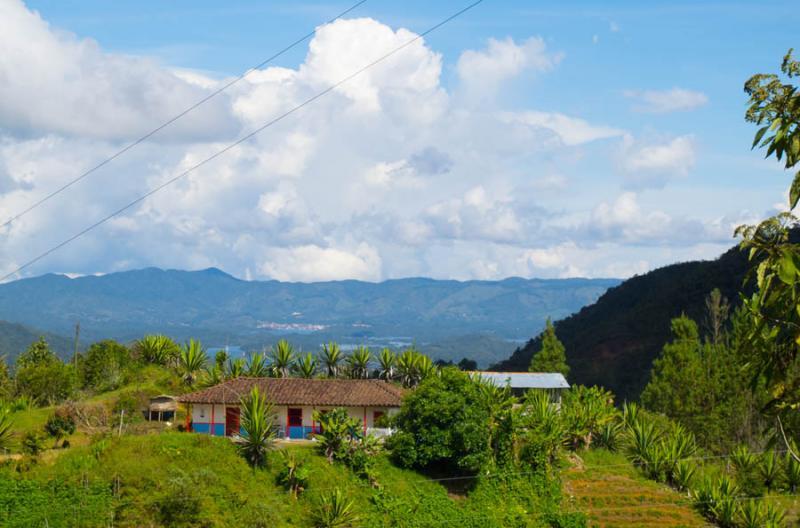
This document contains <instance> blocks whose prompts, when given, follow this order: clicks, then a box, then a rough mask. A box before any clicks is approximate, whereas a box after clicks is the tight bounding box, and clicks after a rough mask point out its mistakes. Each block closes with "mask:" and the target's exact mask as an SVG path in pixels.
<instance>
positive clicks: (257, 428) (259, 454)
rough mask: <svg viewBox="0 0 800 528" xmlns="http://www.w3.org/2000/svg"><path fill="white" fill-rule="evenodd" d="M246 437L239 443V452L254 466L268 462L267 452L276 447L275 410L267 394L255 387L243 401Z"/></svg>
mask: <svg viewBox="0 0 800 528" xmlns="http://www.w3.org/2000/svg"><path fill="white" fill-rule="evenodd" d="M241 407H242V429H244V433H245V434H244V437H243V438H242V440H241V442H240V443H239V444H238V449H239V453H240V454H241V455H242V456H243V457H244V458H245V460H247V463H248V464H250V465H251V466H252V467H253V468H257V467H263V466H264V465H265V464H266V463H267V452H269V451H270V450H271V449H272V448H273V447H275V431H274V430H273V424H274V423H275V410H274V408H273V406H272V403H270V401H269V400H268V399H267V396H266V394H261V393H260V392H259V390H258V387H253V388H252V390H251V391H250V394H249V395H247V396H246V397H244V398H243V399H242V401H241Z"/></svg>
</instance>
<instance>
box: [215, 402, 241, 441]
mask: <svg viewBox="0 0 800 528" xmlns="http://www.w3.org/2000/svg"><path fill="white" fill-rule="evenodd" d="M241 413H242V411H241V409H240V408H239V407H225V436H233V435H235V434H239V427H240V426H241ZM234 427H235V428H234ZM212 434H213V433H212Z"/></svg>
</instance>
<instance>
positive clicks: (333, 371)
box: [321, 341, 343, 378]
mask: <svg viewBox="0 0 800 528" xmlns="http://www.w3.org/2000/svg"><path fill="white" fill-rule="evenodd" d="M321 359H322V364H323V365H325V369H326V370H327V371H328V377H329V378H336V377H338V376H339V368H340V366H339V364H340V363H341V362H342V359H343V356H342V351H341V349H340V348H339V345H338V344H336V343H334V342H333V341H331V342H330V343H328V344H326V345H322V357H321Z"/></svg>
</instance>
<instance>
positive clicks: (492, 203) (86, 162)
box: [0, 0, 723, 281]
mask: <svg viewBox="0 0 800 528" xmlns="http://www.w3.org/2000/svg"><path fill="white" fill-rule="evenodd" d="M0 19H3V20H4V22H5V21H11V23H9V24H4V25H7V26H8V28H9V29H10V30H9V31H5V32H2V33H0V78H3V79H5V80H6V81H5V84H4V85H3V86H2V88H0V90H1V91H0V93H1V94H2V96H0V219H5V218H8V217H10V216H11V215H13V214H14V213H16V212H18V211H20V210H21V209H24V208H25V207H26V206H28V205H29V204H31V203H33V202H35V201H36V200H37V199H39V198H41V197H42V196H44V195H46V194H47V193H48V192H50V191H52V190H53V189H55V188H57V187H59V186H60V185H63V184H64V183H66V182H67V181H69V180H70V179H72V178H74V177H75V176H76V175H78V174H80V173H81V172H82V171H83V170H85V169H87V168H89V167H91V166H92V165H94V164H96V163H98V162H99V161H102V160H103V159H104V158H105V157H107V156H109V155H111V154H113V153H114V152H116V151H117V150H118V149H119V148H120V147H121V146H122V145H124V144H125V142H127V141H130V140H131V139H133V138H136V137H137V136H138V135H141V134H143V133H146V132H148V131H149V130H150V129H151V128H153V127H155V126H157V125H158V124H160V123H161V122H163V121H165V120H166V119H168V118H170V117H172V116H173V115H175V114H177V113H178V112H180V111H182V110H183V109H184V108H185V107H186V106H188V105H189V104H191V103H193V102H194V101H196V100H198V99H200V98H202V97H204V96H206V95H207V94H209V93H210V92H211V91H212V90H214V89H215V88H216V87H218V86H220V85H221V83H223V82H225V80H221V79H214V78H210V77H208V76H204V75H202V74H198V73H196V72H186V71H182V70H178V69H174V68H169V67H165V66H163V65H161V64H159V63H158V62H157V61H154V60H151V59H147V58H141V57H130V56H123V55H118V54H111V53H107V52H104V51H103V50H102V49H100V48H99V46H98V45H97V44H96V43H94V42H93V41H91V40H86V39H79V38H77V37H75V36H74V35H70V34H66V33H63V32H61V31H58V30H56V29H54V28H52V27H50V26H49V25H48V24H47V23H46V22H45V21H43V20H42V19H41V18H40V17H39V16H38V15H37V14H36V13H34V12H32V11H30V10H28V9H27V8H26V7H25V6H24V4H22V3H21V2H20V1H19V0H8V1H6V2H3V3H1V4H0ZM413 36H414V34H413V33H412V32H411V31H409V30H406V29H402V28H400V29H393V28H390V27H389V26H387V25H385V24H382V23H380V22H379V21H376V20H373V19H369V18H360V19H350V20H339V21H337V22H335V23H332V24H329V25H326V26H322V27H320V28H319V30H318V32H317V34H316V36H315V37H314V38H313V39H312V40H311V42H310V44H309V47H308V52H307V55H306V57H305V60H304V61H303V63H302V64H300V65H299V66H298V67H297V68H283V67H268V68H266V69H264V70H261V71H257V72H254V73H252V74H251V75H249V76H248V77H247V78H246V79H245V80H244V81H242V82H240V83H238V84H236V85H235V86H234V87H232V88H230V89H229V90H227V91H226V92H225V93H224V94H222V95H220V96H218V97H216V98H214V99H213V100H212V101H211V102H209V103H208V104H206V105H203V106H201V107H200V108H198V109H197V110H195V111H194V112H192V113H191V114H190V115H188V116H186V117H184V118H183V119H181V120H180V121H179V122H178V123H175V124H174V125H172V126H170V127H169V128H168V129H166V130H164V131H162V132H159V133H158V134H157V135H156V136H155V137H154V138H152V139H151V140H149V141H147V142H145V143H143V144H141V145H139V146H138V147H137V148H136V149H133V150H131V151H130V152H128V153H126V154H125V155H123V156H121V157H120V158H119V159H117V160H115V161H114V162H112V163H111V164H109V165H108V166H106V167H104V168H103V169H101V170H99V171H98V172H97V173H95V174H93V175H91V176H90V177H88V178H87V179H86V180H84V181H83V182H81V183H80V184H78V185H76V186H74V187H73V188H71V189H70V190H69V191H67V192H65V193H63V194H62V195H60V196H58V197H57V198H55V199H54V200H51V201H50V202H48V203H47V204H46V205H44V206H42V207H40V208H38V209H36V210H35V211H34V212H32V213H30V214H28V215H26V216H25V217H23V218H22V219H21V220H19V221H17V222H15V223H14V224H12V225H11V226H10V227H9V228H5V229H0V253H2V254H3V255H4V256H6V258H5V259H3V261H2V263H1V264H0V267H1V268H2V269H0V271H4V272H7V271H10V270H12V269H13V268H14V267H15V266H17V265H20V264H22V263H24V262H25V261H26V260H28V259H29V258H31V257H33V256H35V255H37V254H38V253H40V252H42V251H44V250H46V249H48V248H49V247H51V246H53V245H55V244H57V243H59V242H60V241H62V240H63V239H65V238H67V237H69V236H71V235H72V234H74V233H76V232H78V231H80V230H81V229H83V228H84V227H86V226H87V225H89V224H91V223H92V222H94V221H96V220H98V219H100V218H102V217H104V216H105V215H107V214H108V213H109V212H111V211H113V210H115V209H117V208H118V207H120V206H122V205H124V204H126V203H127V202H129V201H130V200H132V199H134V198H136V197H138V196H140V195H142V194H144V193H145V192H147V191H148V190H149V189H151V188H153V187H154V186H156V185H159V184H160V183H162V182H164V181H166V180H167V179H169V178H172V177H173V176H174V175H176V174H178V173H180V172H181V171H184V170H186V169H187V168H190V167H192V166H194V165H195V164H197V163H198V162H200V161H202V160H203V159H205V158H207V157H208V156H210V155H212V154H214V153H215V152H217V151H218V150H219V149H221V148H223V147H224V146H225V145H227V144H229V143H230V142H231V141H233V140H234V139H235V138H236V137H239V136H240V135H242V134H245V133H247V132H249V131H251V130H253V129H255V128H256V127H259V126H261V125H263V124H264V123H265V122H267V121H269V120H270V119H274V118H275V117H276V116H279V115H281V114H282V113H283V112H286V111H288V110H290V109H292V108H293V107H295V106H296V105H298V104H300V103H301V102H303V101H304V100H306V99H308V98H309V97H311V96H313V95H314V94H316V93H318V92H319V91H321V90H324V89H325V88H327V87H329V86H331V85H332V84H334V83H336V82H338V81H339V80H340V79H342V78H343V77H345V76H347V75H349V74H351V73H352V72H354V71H356V70H358V69H359V68H361V67H363V66H364V65H366V64H369V63H370V62H371V61H373V60H375V59H376V58H377V57H380V56H381V55H383V54H385V53H387V52H388V51H389V50H391V49H392V48H394V47H396V46H399V45H400V44H402V43H404V42H406V41H408V40H409V39H411V38H413ZM562 59H563V55H562V54H561V53H560V52H558V50H552V49H550V46H548V45H547V44H546V42H545V41H544V40H543V39H542V38H540V37H532V38H529V39H527V40H522V41H514V40H512V39H510V38H506V39H490V40H489V41H488V42H487V44H486V48H485V49H480V50H466V51H464V52H463V53H462V54H461V55H460V57H459V58H458V59H457V60H455V61H454V67H455V70H456V73H457V79H456V84H455V85H454V86H453V87H451V88H450V89H449V90H448V89H445V87H444V85H443V84H442V71H443V69H444V68H446V67H447V66H446V64H445V61H444V58H443V56H442V55H441V54H440V53H438V52H437V51H435V50H433V49H431V48H430V47H429V46H428V44H427V43H426V42H425V41H424V40H418V41H417V42H415V43H414V44H412V45H410V46H407V47H406V48H405V49H404V50H402V51H401V52H399V53H397V54H395V55H394V56H392V57H391V58H390V59H388V60H387V61H386V62H385V63H381V64H379V65H377V66H376V67H375V68H373V69H370V70H368V71H367V72H365V74H364V75H361V76H359V77H357V78H355V79H353V80H352V81H351V82H348V83H346V84H344V85H342V86H341V87H338V88H336V89H335V90H334V91H333V92H332V93H330V94H328V95H327V96H326V97H324V98H321V99H319V100H317V101H315V102H314V103H313V104H311V105H308V106H307V107H305V108H303V109H301V110H299V111H297V112H296V113H294V114H292V115H291V116H289V117H288V118H286V119H284V120H282V121H280V122H279V123H277V124H275V125H274V126H272V127H270V128H268V129H266V130H264V131H263V132H262V133H260V134H259V135H258V136H256V137H255V138H254V139H253V140H250V141H247V142H245V143H243V144H241V145H239V146H237V147H235V148H233V149H231V150H230V151H228V152H227V153H225V154H224V155H223V156H220V157H219V158H217V159H215V160H214V161H212V162H211V163H208V164H206V165H204V166H203V167H201V168H200V169H198V170H196V171H193V172H192V173H191V174H189V175H188V176H187V177H185V178H183V179H181V180H179V181H178V182H176V183H175V184H173V185H171V186H169V187H167V188H165V189H164V190H163V191H161V192H159V193H157V194H155V195H153V196H152V197H150V198H148V199H147V200H145V201H144V202H143V203H141V204H138V205H136V206H135V207H133V208H131V209H130V210H128V211H126V212H125V213H124V214H123V215H121V216H120V217H118V218H116V219H114V220H113V221H111V222H108V223H107V224H105V225H104V226H103V227H101V228H99V229H97V230H95V231H93V232H92V233H90V234H89V235H87V236H85V237H82V238H81V239H78V240H77V241H75V242H74V243H73V244H70V245H69V246H67V247H65V248H63V249H62V250H60V251H58V252H56V253H54V254H53V255H51V256H50V257H48V258H47V259H46V260H43V261H42V262H41V263H39V264H37V265H36V266H34V267H32V268H31V270H30V272H31V273H40V272H43V271H58V272H76V273H93V272H108V271H114V270H118V269H126V268H131V267H142V266H149V265H155V266H162V267H176V268H200V267H207V266H218V267H221V268H223V269H225V270H226V271H228V272H230V273H233V274H235V275H238V276H241V277H252V278H268V277H270V278H277V279H281V280H297V281H311V280H335V279H344V278H356V279H364V280H381V279H384V278H389V277H398V276H409V275H428V276H434V277H451V278H459V279H466V278H473V277H478V278H499V277H504V276H508V275H524V276H531V275H534V276H569V275H588V276H612V275H620V274H629V273H635V272H639V271H642V270H643V269H642V268H643V266H644V267H646V266H651V265H655V264H659V263H663V262H664V259H675V258H680V257H681V256H683V255H688V254H690V252H691V251H694V249H693V248H694V247H695V245H696V244H695V242H696V241H695V242H692V241H691V239H689V238H687V237H685V236H682V235H680V234H674V233H671V232H670V230H669V229H667V228H665V227H663V226H668V227H670V228H671V227H675V226H676V225H677V226H681V225H684V224H682V223H677V224H676V221H675V220H674V219H673V215H670V214H669V213H668V212H663V211H651V210H649V209H648V208H647V207H645V206H643V205H641V204H640V198H641V194H634V193H632V192H627V191H620V190H621V189H623V188H630V187H635V188H636V189H637V192H638V191H641V190H642V189H644V188H653V187H658V186H662V185H664V184H665V183H666V182H668V181H669V180H670V178H672V177H674V176H681V177H686V176H687V175H689V174H690V172H691V170H692V167H693V165H694V163H695V157H696V148H695V140H694V138H693V137H692V136H677V137H667V136H665V137H666V138H667V139H664V138H659V139H658V140H655V141H644V140H642V139H640V138H638V137H634V136H632V135H631V133H630V132H628V131H625V130H623V129H621V128H618V127H615V126H612V125H610V124H596V123H592V122H590V121H589V120H587V119H585V118H583V117H580V116H577V115H574V114H573V113H572V112H563V113H562V112H558V111H550V110H543V109H540V108H526V109H521V110H520V109H516V110H510V109H505V108H503V105H502V101H501V100H499V98H495V96H496V94H497V92H498V90H500V89H501V88H502V86H503V85H504V83H507V82H509V81H512V80H513V79H515V78H519V77H520V76H522V75H523V74H524V73H525V72H530V73H534V74H537V75H543V74H545V73H546V72H548V71H550V70H552V69H554V68H556V67H557V65H558V64H559V62H560V61H561V60H562ZM476 98H478V99H482V100H487V98H488V99H491V100H492V104H491V105H489V107H488V109H486V110H481V109H480V108H479V107H476V106H475V105H474V102H475V101H476ZM601 140H602V141H601ZM595 172H596V173H597V174H598V175H600V174H602V178H601V177H600V176H597V179H598V181H597V182H592V181H591V178H590V176H591V175H592V174H594V173H595ZM601 179H602V181H600V180H601ZM586 181H589V183H588V184H587V183H586ZM614 181H616V182H617V183H616V184H611V183H609V182H614ZM584 187H585V188H584ZM609 187H610V188H609ZM620 192H622V194H620ZM642 192H643V191H642ZM648 192H653V191H648ZM711 221H712V220H708V221H704V220H693V222H695V223H696V224H697V225H700V226H701V229H700V231H699V233H701V235H700V238H701V240H702V241H704V242H705V243H707V244H710V246H708V247H713V248H714V250H716V246H714V244H720V247H722V246H721V244H723V242H722V241H721V236H720V235H719V233H718V232H716V231H714V230H713V229H712V228H711V227H709V228H708V229H706V227H704V226H705V225H706V223H708V222H711ZM692 225H694V224H692ZM654 226H662V227H660V228H658V227H654ZM696 232H698V231H696ZM650 240H658V243H659V244H661V246H660V249H659V247H657V245H655V244H651V243H650V242H649V241H650ZM642 245H646V246H648V247H647V249H646V250H642V249H641V246H642ZM664 247H667V248H668V250H664V249H663V248H664ZM642 251H644V256H643V254H642ZM643 263H644V264H643Z"/></svg>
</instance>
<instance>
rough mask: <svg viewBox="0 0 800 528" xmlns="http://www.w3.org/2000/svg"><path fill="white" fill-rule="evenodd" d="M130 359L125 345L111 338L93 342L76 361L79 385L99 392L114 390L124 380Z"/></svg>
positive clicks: (129, 353)
mask: <svg viewBox="0 0 800 528" xmlns="http://www.w3.org/2000/svg"><path fill="white" fill-rule="evenodd" d="M131 361H132V358H131V352H130V350H128V347H126V346H125V345H122V344H120V343H117V342H116V341H113V340H111V339H107V340H105V341H100V342H98V343H93V344H92V345H91V346H90V347H89V349H88V350H87V351H86V353H85V355H83V356H82V357H80V358H79V361H78V365H79V369H78V372H79V376H80V380H81V386H82V387H83V388H86V389H92V390H96V391H100V392H104V391H109V390H115V389H117V388H119V387H120V386H121V385H122V383H123V382H124V376H125V370H126V369H127V368H128V367H129V366H130V364H131Z"/></svg>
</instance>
